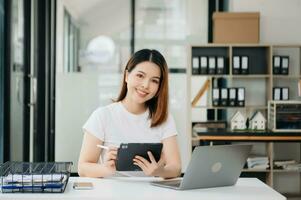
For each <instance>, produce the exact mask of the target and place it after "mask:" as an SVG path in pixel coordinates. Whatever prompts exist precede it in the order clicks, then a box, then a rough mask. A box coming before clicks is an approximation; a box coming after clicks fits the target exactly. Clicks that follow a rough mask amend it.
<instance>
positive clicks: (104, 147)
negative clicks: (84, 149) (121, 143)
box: [96, 144, 109, 150]
mask: <svg viewBox="0 0 301 200" xmlns="http://www.w3.org/2000/svg"><path fill="white" fill-rule="evenodd" d="M96 146H97V147H99V148H102V149H106V150H109V147H107V146H103V145H100V144H98V145H96Z"/></svg>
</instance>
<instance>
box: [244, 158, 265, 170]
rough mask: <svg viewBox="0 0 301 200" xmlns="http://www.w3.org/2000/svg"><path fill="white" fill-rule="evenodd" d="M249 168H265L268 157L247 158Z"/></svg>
mask: <svg viewBox="0 0 301 200" xmlns="http://www.w3.org/2000/svg"><path fill="white" fill-rule="evenodd" d="M247 165H248V168H249V169H267V168H269V159H268V157H266V156H253V157H249V158H248V159H247Z"/></svg>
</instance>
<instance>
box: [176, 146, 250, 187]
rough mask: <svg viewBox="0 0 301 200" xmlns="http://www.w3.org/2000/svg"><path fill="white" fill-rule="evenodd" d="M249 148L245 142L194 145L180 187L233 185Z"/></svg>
mask: <svg viewBox="0 0 301 200" xmlns="http://www.w3.org/2000/svg"><path fill="white" fill-rule="evenodd" d="M251 148H252V145H246V144H239V145H216V146H198V147H196V148H195V149H194V151H193V153H192V157H191V160H190V163H189V165H188V167H187V169H186V172H185V174H184V177H183V180H182V182H181V185H180V189H194V188H209V187H219V186H230V185H234V184H235V183H236V181H237V179H238V177H239V175H240V173H241V170H242V168H243V166H244V164H245V162H246V159H247V157H248V154H249V153H250V151H251Z"/></svg>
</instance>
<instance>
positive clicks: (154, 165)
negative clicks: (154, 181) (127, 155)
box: [133, 151, 164, 176]
mask: <svg viewBox="0 0 301 200" xmlns="http://www.w3.org/2000/svg"><path fill="white" fill-rule="evenodd" d="M147 154H148V157H149V159H150V161H151V162H149V161H148V160H146V159H145V158H143V157H141V156H135V158H134V159H133V161H134V165H137V166H139V167H140V168H141V169H142V171H143V172H144V174H145V175H147V176H159V174H160V172H161V171H162V170H163V168H164V161H163V159H160V160H159V162H156V160H155V158H154V156H153V154H152V153H151V152H150V151H148V152H147Z"/></svg>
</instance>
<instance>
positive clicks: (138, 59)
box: [116, 49, 168, 127]
mask: <svg viewBox="0 0 301 200" xmlns="http://www.w3.org/2000/svg"><path fill="white" fill-rule="evenodd" d="M145 61H149V62H152V63H154V64H156V65H158V66H159V68H160V72H161V77H160V85H159V89H158V91H157V94H156V95H155V96H154V97H153V98H152V99H150V100H148V101H147V102H145V105H146V106H147V107H148V109H149V111H150V114H149V117H150V119H151V127H156V126H158V125H160V124H162V123H163V122H165V121H166V119H167V116H168V67H167V63H166V61H165V59H164V57H163V56H162V55H161V53H159V52H158V51H156V50H153V49H142V50H139V51H137V52H136V53H134V55H133V56H132V57H131V58H130V60H129V61H128V63H127V65H126V68H125V70H124V74H123V82H122V87H121V91H120V93H119V96H118V98H117V99H116V101H122V100H123V99H124V98H125V96H126V94H127V83H126V81H125V79H126V71H128V73H130V72H131V71H132V70H133V69H134V68H135V67H136V65H138V64H139V63H142V62H145Z"/></svg>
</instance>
